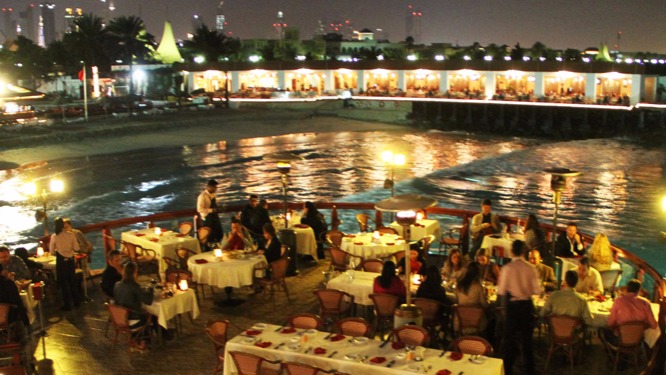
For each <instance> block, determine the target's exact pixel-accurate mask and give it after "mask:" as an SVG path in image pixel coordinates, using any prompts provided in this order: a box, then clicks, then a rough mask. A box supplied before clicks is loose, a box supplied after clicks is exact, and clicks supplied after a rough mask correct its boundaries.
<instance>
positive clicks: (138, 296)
mask: <svg viewBox="0 0 666 375" xmlns="http://www.w3.org/2000/svg"><path fill="white" fill-rule="evenodd" d="M138 277H139V266H138V265H137V264H136V263H135V262H127V263H126V264H125V267H124V268H123V279H122V280H121V281H118V282H117V283H116V286H115V287H114V288H113V295H114V297H115V300H116V304H117V305H119V306H122V307H126V308H128V309H130V312H129V315H128V317H127V318H128V320H129V321H130V327H131V328H134V327H139V326H141V325H143V324H146V321H147V318H146V315H145V314H143V313H141V311H142V310H143V307H142V306H141V304H146V305H150V304H151V303H153V290H152V288H150V289H148V290H147V291H146V290H143V289H141V286H140V285H139V283H138V282H137V281H136V280H137V278H138ZM133 321H136V322H133ZM146 335H147V333H146V332H144V335H143V336H141V337H139V336H132V338H133V339H134V345H135V346H136V347H138V348H139V349H145V346H146V343H145V341H144V340H145V339H146Z"/></svg>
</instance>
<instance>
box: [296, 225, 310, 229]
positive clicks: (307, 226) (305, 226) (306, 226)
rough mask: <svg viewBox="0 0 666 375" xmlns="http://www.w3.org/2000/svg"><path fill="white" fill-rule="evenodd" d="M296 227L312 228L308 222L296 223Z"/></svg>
mask: <svg viewBox="0 0 666 375" xmlns="http://www.w3.org/2000/svg"><path fill="white" fill-rule="evenodd" d="M294 227H296V228H302V229H305V228H310V226H309V225H307V224H296V225H294Z"/></svg>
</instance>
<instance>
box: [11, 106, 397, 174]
mask: <svg viewBox="0 0 666 375" xmlns="http://www.w3.org/2000/svg"><path fill="white" fill-rule="evenodd" d="M402 129H405V127H404V126H402V125H393V124H386V123H376V122H374V123H370V122H361V121H356V120H350V119H344V118H339V117H316V116H311V114H310V113H303V112H298V111H270V110H225V109H216V110H211V111H206V112H193V113H177V114H163V115H156V116H152V117H146V118H141V119H124V120H121V119H112V120H108V119H106V120H101V119H100V120H95V121H92V122H90V123H85V122H80V123H75V124H61V125H58V126H52V127H49V128H47V129H42V130H41V131H40V132H38V134H35V132H31V131H28V129H23V130H17V131H15V132H14V133H13V134H12V135H11V137H10V138H9V139H8V137H3V138H1V140H2V145H1V147H0V149H1V150H2V152H1V155H2V156H0V161H2V162H4V163H16V164H18V165H23V164H27V163H34V162H41V161H49V160H56V159H63V158H71V157H81V156H86V155H100V154H108V153H117V152H123V151H128V150H137V149H144V148H153V147H166V146H180V145H198V144H205V143H211V142H218V141H228V142H233V141H237V140H240V139H245V138H253V137H262V136H276V135H283V134H291V133H303V132H310V133H312V132H314V133H322V132H341V131H378V130H383V131H390V130H402Z"/></svg>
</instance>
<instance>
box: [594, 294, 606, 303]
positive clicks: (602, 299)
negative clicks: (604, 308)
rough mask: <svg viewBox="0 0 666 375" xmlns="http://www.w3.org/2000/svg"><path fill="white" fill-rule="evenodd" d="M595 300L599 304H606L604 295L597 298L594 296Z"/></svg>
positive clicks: (598, 295)
mask: <svg viewBox="0 0 666 375" xmlns="http://www.w3.org/2000/svg"><path fill="white" fill-rule="evenodd" d="M594 299H595V300H597V301H598V302H604V301H606V296H604V295H603V294H597V295H596V296H594Z"/></svg>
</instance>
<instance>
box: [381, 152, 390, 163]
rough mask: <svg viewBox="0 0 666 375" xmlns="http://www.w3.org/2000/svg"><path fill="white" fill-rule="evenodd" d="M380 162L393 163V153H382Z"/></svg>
mask: <svg viewBox="0 0 666 375" xmlns="http://www.w3.org/2000/svg"><path fill="white" fill-rule="evenodd" d="M382 160H384V161H385V162H387V163H390V162H392V161H393V152H391V151H384V152H382Z"/></svg>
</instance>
